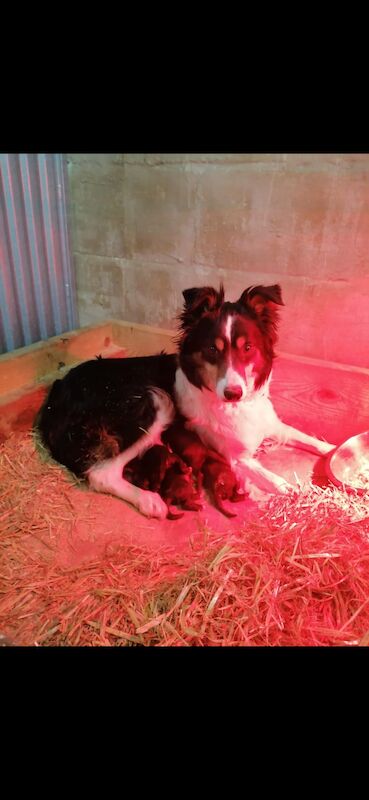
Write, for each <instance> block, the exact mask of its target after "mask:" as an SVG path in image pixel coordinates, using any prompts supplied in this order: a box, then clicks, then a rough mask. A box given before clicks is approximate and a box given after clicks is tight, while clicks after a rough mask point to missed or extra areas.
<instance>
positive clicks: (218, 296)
mask: <svg viewBox="0 0 369 800" xmlns="http://www.w3.org/2000/svg"><path fill="white" fill-rule="evenodd" d="M182 294H183V297H184V301H185V305H184V309H183V312H182V313H181V315H180V320H181V323H182V325H181V327H182V329H187V328H189V327H190V326H191V325H193V324H194V323H195V322H198V321H199V319H201V317H202V316H204V314H208V313H211V312H214V311H217V310H218V308H220V306H221V304H222V303H223V300H224V289H223V286H222V285H221V286H220V289H219V292H217V290H216V289H213V288H212V286H201V287H200V288H198V289H197V288H193V289H185V290H184V292H182Z"/></svg>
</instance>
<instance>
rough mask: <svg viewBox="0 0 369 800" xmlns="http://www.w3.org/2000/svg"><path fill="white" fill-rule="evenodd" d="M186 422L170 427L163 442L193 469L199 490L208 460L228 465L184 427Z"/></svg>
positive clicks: (176, 423)
mask: <svg viewBox="0 0 369 800" xmlns="http://www.w3.org/2000/svg"><path fill="white" fill-rule="evenodd" d="M184 422H185V420H183V421H182V420H178V421H176V422H174V423H173V425H170V427H169V428H167V430H166V431H164V432H163V434H162V439H163V441H164V442H165V443H166V444H168V445H169V447H170V448H171V449H172V450H173V451H174V453H177V454H178V455H179V456H180V457H181V458H182V459H183V461H184V462H185V463H186V464H188V466H189V467H191V468H192V472H193V475H194V477H195V478H196V481H197V489H198V490H199V491H200V489H201V488H202V467H203V464H204V462H205V461H206V459H207V458H212V459H213V460H214V461H219V463H221V464H227V462H226V460H225V459H224V458H223V456H221V455H220V454H219V453H217V452H216V451H215V450H210V449H209V448H208V447H206V446H205V445H204V444H203V442H202V441H201V439H200V438H199V436H198V435H197V433H194V431H189V430H187V428H185V427H184Z"/></svg>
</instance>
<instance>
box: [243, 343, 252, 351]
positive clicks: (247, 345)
mask: <svg viewBox="0 0 369 800" xmlns="http://www.w3.org/2000/svg"><path fill="white" fill-rule="evenodd" d="M243 349H244V350H251V344H250V342H246V343H245V344H244V346H243Z"/></svg>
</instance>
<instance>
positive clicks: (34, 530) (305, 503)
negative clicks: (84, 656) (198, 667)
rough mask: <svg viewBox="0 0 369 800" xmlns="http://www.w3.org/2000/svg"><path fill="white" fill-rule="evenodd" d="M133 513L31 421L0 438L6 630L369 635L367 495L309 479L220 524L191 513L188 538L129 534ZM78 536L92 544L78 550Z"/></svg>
mask: <svg viewBox="0 0 369 800" xmlns="http://www.w3.org/2000/svg"><path fill="white" fill-rule="evenodd" d="M113 508H114V509H116V508H119V520H118V522H117V523H116V529H115V533H117V532H118V534H119V535H118V536H116V537H115V538H114V536H113V537H111V536H107V535H105V534H107V533H111V531H112V529H113V528H114V524H115V523H114V519H113V518H114V514H113V512H112V513H110V510H112V509H113ZM127 514H128V515H129V514H130V516H129V527H130V529H131V528H132V524H137V526H138V527H139V525H140V524H141V523H142V522H143V518H142V517H140V516H139V515H138V514H137V512H135V511H133V510H131V509H128V506H126V505H125V504H122V502H121V501H118V500H116V499H115V498H109V497H108V496H99V495H95V494H94V493H92V492H90V491H88V490H86V489H85V488H84V487H83V485H81V484H79V483H78V482H77V481H76V480H75V479H74V478H73V476H71V475H70V474H68V473H67V472H66V470H64V469H63V468H62V467H60V466H58V465H56V464H55V463H54V462H52V461H51V460H50V459H49V458H47V456H46V455H45V453H42V452H41V450H40V446H39V445H37V444H35V441H34V439H33V438H32V436H31V435H30V434H17V435H14V436H12V437H11V438H10V439H8V440H7V441H6V442H5V443H3V444H2V445H1V446H0V633H1V634H2V635H3V636H6V637H8V638H9V639H10V640H11V641H13V642H14V643H15V644H19V645H36V646H50V645H57V646H72V645H84V646H86V645H88V646H93V645H105V646H139V645H141V646H148V645H152V646H216V645H218V646H227V645H228V646H242V645H243V646H260V645H264V646H265V645H266V646H286V645H290V646H296V645H297V646H306V645H321V646H337V645H345V646H357V645H367V644H369V504H368V501H367V499H366V498H365V497H359V496H358V495H356V494H355V493H353V494H350V495H347V494H345V493H344V492H341V491H340V490H338V489H336V488H333V487H332V488H327V489H322V488H318V487H314V486H312V485H310V486H307V487H306V488H305V489H303V491H302V492H301V494H300V495H299V496H298V497H297V498H296V497H279V496H273V497H271V498H270V500H269V501H268V504H267V506H266V507H263V508H262V509H261V510H260V516H259V517H258V518H255V517H252V518H248V516H247V514H246V515H245V516H244V518H243V519H242V521H241V518H239V520H240V521H239V524H238V525H237V527H236V528H234V527H233V528H232V529H229V530H226V531H225V532H224V533H222V534H220V533H219V532H218V533H216V532H215V531H214V530H211V529H210V528H209V527H206V526H204V525H203V526H202V527H201V525H195V523H193V531H191V530H189V531H188V541H187V546H186V547H184V548H182V549H181V550H176V549H175V548H170V547H169V546H168V547H167V546H163V547H160V548H152V547H149V546H144V545H143V544H141V545H135V544H133V543H132V540H128V538H127V536H126V535H125V529H124V518H125V517H126V516H127ZM115 516H116V515H115ZM132 520H135V522H134V523H132ZM144 523H145V524H146V525H151V526H152V528H153V530H154V529H155V526H158V525H159V524H160V523H158V522H157V521H154V520H151V521H146V520H145V521H144ZM176 524H177V523H172V525H176ZM225 525H227V523H225ZM76 537H77V538H76ZM77 539H78V541H79V543H81V542H82V543H84V544H85V553H84V555H85V557H84V558H83V559H81V558H80V557H79V561H78V563H77V561H76V562H75V563H74V562H73V558H72V556H71V554H72V555H73V546H74V545H73V543H74V542H75V541H77ZM91 542H92V543H93V544H94V547H93V548H92V545H91ZM99 548H100V549H99ZM91 554H92V555H93V557H91ZM96 554H97V555H96ZM79 556H80V553H79Z"/></svg>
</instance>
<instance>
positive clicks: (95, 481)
mask: <svg viewBox="0 0 369 800" xmlns="http://www.w3.org/2000/svg"><path fill="white" fill-rule="evenodd" d="M151 391H152V395H153V400H154V405H155V409H156V412H157V414H156V419H155V422H154V423H153V425H151V427H150V428H149V429H148V430H147V431H146V432H145V435H144V436H141V437H140V439H138V440H137V441H136V442H135V443H134V444H133V445H131V447H128V448H127V449H126V450H124V451H123V452H122V453H119V455H117V456H114V457H113V458H108V459H106V460H105V461H102V462H98V463H97V464H94V466H93V467H90V469H89V470H88V472H87V473H86V477H87V478H88V481H89V484H90V486H91V487H92V488H93V489H95V491H97V492H107V493H108V494H113V495H115V497H120V498H121V500H126V501H127V502H128V503H132V505H133V506H135V507H136V508H137V509H138V511H140V512H141V514H144V515H145V516H146V517H158V518H159V519H165V517H166V516H167V511H168V509H167V504H166V503H165V502H164V500H162V498H161V497H160V495H159V494H157V493H156V492H149V491H147V490H145V489H141V488H140V487H139V486H135V485H134V484H132V483H129V481H127V480H126V479H125V478H123V470H124V467H125V466H126V464H128V463H129V462H130V461H132V460H133V459H134V458H136V456H138V455H140V454H141V453H143V452H144V451H145V450H147V449H148V448H149V447H152V445H154V444H157V443H158V442H159V441H160V435H161V433H162V431H163V429H164V428H165V427H166V426H167V425H169V424H170V422H171V421H172V418H173V416H174V409H173V404H172V402H171V399H170V397H169V396H168V395H166V393H165V392H162V391H161V390H159V389H152V390H151Z"/></svg>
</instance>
